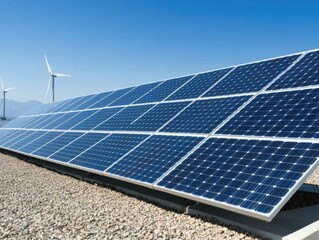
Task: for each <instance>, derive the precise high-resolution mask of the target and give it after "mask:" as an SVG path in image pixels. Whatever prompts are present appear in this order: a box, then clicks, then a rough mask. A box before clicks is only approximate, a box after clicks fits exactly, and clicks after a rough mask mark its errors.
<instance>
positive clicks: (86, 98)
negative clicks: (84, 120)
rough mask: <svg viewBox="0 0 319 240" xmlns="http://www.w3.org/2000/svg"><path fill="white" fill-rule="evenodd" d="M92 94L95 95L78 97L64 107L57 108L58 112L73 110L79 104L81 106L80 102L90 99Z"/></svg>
mask: <svg viewBox="0 0 319 240" xmlns="http://www.w3.org/2000/svg"><path fill="white" fill-rule="evenodd" d="M94 96H96V94H93V95H87V96H83V97H80V98H78V99H77V100H76V101H73V102H72V104H68V105H66V106H64V107H61V108H59V112H67V111H73V110H75V109H77V108H78V107H79V106H81V105H82V104H84V103H86V102H87V101H89V100H90V99H92V98H93V97H94ZM80 109H81V108H80Z"/></svg>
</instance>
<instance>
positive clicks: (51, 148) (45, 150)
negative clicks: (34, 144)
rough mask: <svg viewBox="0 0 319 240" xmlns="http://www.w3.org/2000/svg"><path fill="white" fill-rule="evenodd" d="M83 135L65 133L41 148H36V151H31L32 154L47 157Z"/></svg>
mask: <svg viewBox="0 0 319 240" xmlns="http://www.w3.org/2000/svg"><path fill="white" fill-rule="evenodd" d="M82 135H83V133H78V132H66V133H63V134H62V135H59V136H57V137H56V138H53V140H52V141H50V142H48V143H47V144H44V145H43V146H42V147H41V148H38V149H37V150H36V151H33V152H32V154H34V155H37V156H41V157H49V156H50V155H52V154H53V153H55V152H57V151H59V150H60V149H61V148H62V147H64V146H66V145H68V144H69V143H71V142H72V141H74V140H75V139H77V138H78V137H81V136H82Z"/></svg>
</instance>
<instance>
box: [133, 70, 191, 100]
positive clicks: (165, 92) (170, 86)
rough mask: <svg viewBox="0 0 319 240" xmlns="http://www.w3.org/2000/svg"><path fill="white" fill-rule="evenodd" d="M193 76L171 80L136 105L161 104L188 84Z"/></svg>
mask: <svg viewBox="0 0 319 240" xmlns="http://www.w3.org/2000/svg"><path fill="white" fill-rule="evenodd" d="M192 77H193V75H192V76H187V77H181V78H175V79H169V80H166V81H164V82H163V83H162V84H160V85H159V86H158V87H157V88H155V89H153V90H152V91H150V92H149V93H147V94H146V95H145V96H143V97H141V98H139V99H138V100H137V101H135V103H147V102H159V101H162V100H164V99H165V98H167V97H169V96H170V95H171V94H173V93H174V92H175V91H177V90H178V89H179V88H180V87H182V86H183V85H184V84H186V83H187V82H188V81H189V80H190V79H191V78H192Z"/></svg>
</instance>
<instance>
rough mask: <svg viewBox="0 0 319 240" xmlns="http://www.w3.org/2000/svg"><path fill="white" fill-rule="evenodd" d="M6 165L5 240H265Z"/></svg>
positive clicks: (1, 176)
mask: <svg viewBox="0 0 319 240" xmlns="http://www.w3.org/2000/svg"><path fill="white" fill-rule="evenodd" d="M0 166H1V167H0V239H260V238H258V237H257V236H254V235H252V234H250V233H248V232H244V231H242V230H240V229H238V228H235V227H232V226H227V225H225V224H220V223H218V222H217V221H215V220H213V219H207V218H195V217H192V216H189V215H185V214H179V213H176V212H173V211H170V210H166V209H163V208H160V207H158V206H155V205H154V204H151V203H147V202H145V201H142V200H138V199H137V198H134V197H130V196H128V195H125V194H122V193H120V192H117V191H114V190H111V189H109V188H106V187H102V186H99V185H98V184H89V183H87V182H84V181H80V180H77V179H75V178H72V177H68V176H65V175H61V174H59V173H55V172H52V171H50V170H47V169H45V168H41V167H38V166H36V165H33V164H29V163H27V162H24V161H22V160H19V159H17V158H14V157H12V156H8V155H4V154H2V153H0ZM316 173H317V176H318V175H319V171H317V172H316ZM309 179H310V180H309V181H310V182H311V183H313V184H318V177H313V176H311V177H310V178H309Z"/></svg>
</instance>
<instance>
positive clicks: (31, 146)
mask: <svg viewBox="0 0 319 240" xmlns="http://www.w3.org/2000/svg"><path fill="white" fill-rule="evenodd" d="M61 134H63V133H62V132H46V133H45V134H40V132H39V135H40V136H39V137H38V138H34V140H33V141H31V142H29V143H27V144H26V145H24V146H23V147H21V148H19V149H18V150H19V151H21V152H25V153H31V152H33V151H34V150H36V149H38V148H40V147H41V146H43V145H45V144H47V143H48V142H49V141H51V140H52V139H54V138H56V137H57V136H59V135H61Z"/></svg>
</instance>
